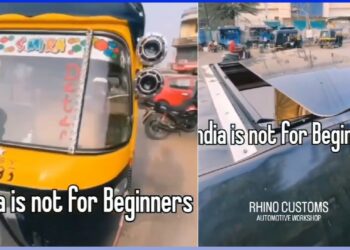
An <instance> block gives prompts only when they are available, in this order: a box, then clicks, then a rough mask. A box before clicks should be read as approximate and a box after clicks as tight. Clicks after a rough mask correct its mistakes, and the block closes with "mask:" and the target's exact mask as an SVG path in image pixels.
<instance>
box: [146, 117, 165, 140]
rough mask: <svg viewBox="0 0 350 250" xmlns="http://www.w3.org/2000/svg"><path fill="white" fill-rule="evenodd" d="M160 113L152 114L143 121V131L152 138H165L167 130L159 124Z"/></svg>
mask: <svg viewBox="0 0 350 250" xmlns="http://www.w3.org/2000/svg"><path fill="white" fill-rule="evenodd" d="M160 119H161V115H160V114H153V115H151V116H150V117H149V118H148V119H147V120H146V121H145V133H146V135H147V137H148V138H150V139H152V140H162V139H165V138H166V137H167V136H168V135H169V132H168V131H166V130H164V129H162V128H161V127H160V126H159V120H160Z"/></svg>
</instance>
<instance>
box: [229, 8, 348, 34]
mask: <svg viewBox="0 0 350 250" xmlns="http://www.w3.org/2000/svg"><path fill="white" fill-rule="evenodd" d="M258 9H259V12H258V13H257V15H251V14H241V15H240V16H239V17H238V18H237V20H236V25H237V26H239V27H241V28H243V29H244V28H245V27H246V26H252V25H264V21H266V20H279V21H280V22H281V23H282V24H284V25H286V26H289V25H293V19H294V20H295V19H299V20H303V19H305V18H306V17H309V18H310V19H314V20H315V19H324V18H328V17H336V16H350V3H260V4H259V5H258Z"/></svg>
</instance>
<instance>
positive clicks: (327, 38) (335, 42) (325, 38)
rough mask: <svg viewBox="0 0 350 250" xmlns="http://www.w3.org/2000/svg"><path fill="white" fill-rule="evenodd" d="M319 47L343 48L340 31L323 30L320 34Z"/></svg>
mask: <svg viewBox="0 0 350 250" xmlns="http://www.w3.org/2000/svg"><path fill="white" fill-rule="evenodd" d="M319 44H320V47H321V48H323V47H331V48H339V47H341V46H343V35H342V30H341V29H325V30H321V32H320V40H319Z"/></svg>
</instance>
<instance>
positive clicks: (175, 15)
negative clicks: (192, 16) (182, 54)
mask: <svg viewBox="0 0 350 250" xmlns="http://www.w3.org/2000/svg"><path fill="white" fill-rule="evenodd" d="M143 7H144V9H145V15H146V28H145V33H146V34H147V33H151V32H156V33H160V34H162V35H163V36H164V37H165V38H166V40H167V43H168V54H167V57H166V58H165V59H164V62H163V63H162V66H165V65H167V64H168V63H170V62H173V61H174V58H175V52H176V50H175V49H174V48H173V47H171V44H172V41H173V39H174V38H177V37H179V35H180V21H181V14H182V12H183V11H184V10H186V9H189V8H191V7H197V3H143Z"/></svg>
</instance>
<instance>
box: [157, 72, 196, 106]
mask: <svg viewBox="0 0 350 250" xmlns="http://www.w3.org/2000/svg"><path fill="white" fill-rule="evenodd" d="M163 78H164V86H163V89H162V90H161V92H160V93H159V94H157V95H156V96H154V97H153V101H154V102H162V103H165V104H168V105H170V106H173V107H176V106H181V105H182V104H183V103H185V102H186V101H188V100H190V99H191V98H192V97H193V95H194V94H195V88H196V79H197V76H194V75H184V74H163Z"/></svg>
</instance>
